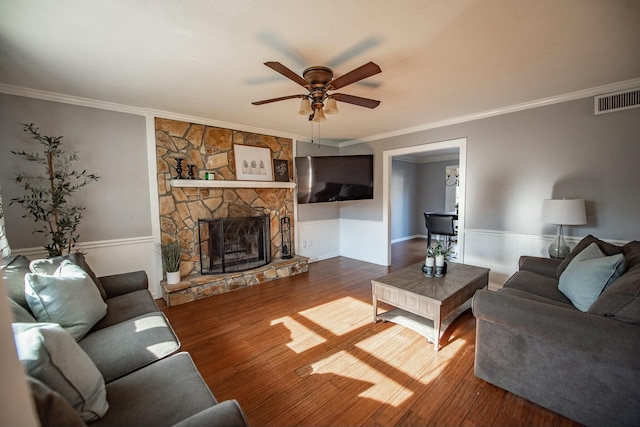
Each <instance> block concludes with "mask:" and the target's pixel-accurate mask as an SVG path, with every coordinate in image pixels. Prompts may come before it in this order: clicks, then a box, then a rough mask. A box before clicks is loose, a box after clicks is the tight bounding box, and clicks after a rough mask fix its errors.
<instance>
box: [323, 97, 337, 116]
mask: <svg viewBox="0 0 640 427" xmlns="http://www.w3.org/2000/svg"><path fill="white" fill-rule="evenodd" d="M324 112H325V113H326V114H338V113H339V111H338V104H336V100H335V99H333V98H329V99H327V106H326V107H324Z"/></svg>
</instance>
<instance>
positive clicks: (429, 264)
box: [422, 257, 435, 277]
mask: <svg viewBox="0 0 640 427" xmlns="http://www.w3.org/2000/svg"><path fill="white" fill-rule="evenodd" d="M434 263H435V260H434V259H433V258H432V257H426V258H425V260H424V265H423V266H422V272H423V273H424V275H425V276H427V277H433V265H434Z"/></svg>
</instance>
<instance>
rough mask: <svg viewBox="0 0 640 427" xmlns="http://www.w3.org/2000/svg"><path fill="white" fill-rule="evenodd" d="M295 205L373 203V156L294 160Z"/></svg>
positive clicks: (300, 158) (298, 158) (299, 158)
mask: <svg viewBox="0 0 640 427" xmlns="http://www.w3.org/2000/svg"><path fill="white" fill-rule="evenodd" d="M295 162H296V182H297V183H298V203H323V202H340V201H344V200H363V199H373V155H372V154H367V155H357V156H322V157H296V158H295Z"/></svg>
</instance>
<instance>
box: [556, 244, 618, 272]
mask: <svg viewBox="0 0 640 427" xmlns="http://www.w3.org/2000/svg"><path fill="white" fill-rule="evenodd" d="M592 243H595V244H596V245H598V249H600V250H601V251H602V253H603V254H605V255H606V256H611V255H617V254H619V253H622V247H621V246H616V245H612V244H611V243H607V242H605V241H603V240H600V239H598V238H596V237H594V236H592V235H591V234H589V235H588V236H586V237H585V238H583V239H582V240H580V242H578V244H577V245H576V246H575V247H574V248H573V249H572V250H571V252H569V255H567V257H566V258H565V259H564V260H562V262H561V263H560V265H559V266H558V270H557V271H556V277H558V278H560V276H561V275H562V272H563V271H564V270H565V269H566V268H567V266H568V265H569V264H570V263H571V261H572V260H573V258H574V257H575V256H576V255H578V254H579V253H580V252H582V250H583V249H584V248H586V247H587V246H589V245H590V244H592Z"/></svg>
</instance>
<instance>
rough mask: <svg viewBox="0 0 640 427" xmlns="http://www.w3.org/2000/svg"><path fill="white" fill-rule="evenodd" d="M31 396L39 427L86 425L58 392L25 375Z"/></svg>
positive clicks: (78, 426) (81, 426) (83, 426)
mask: <svg viewBox="0 0 640 427" xmlns="http://www.w3.org/2000/svg"><path fill="white" fill-rule="evenodd" d="M27 383H28V384H29V387H30V388H31V397H32V398H33V403H34V404H35V406H36V412H37V413H38V418H39V419H40V427H76V426H77V427H86V426H87V425H86V424H85V423H84V421H82V418H80V415H79V414H78V413H77V412H76V411H75V409H73V408H72V407H71V405H70V404H69V402H67V401H66V400H65V398H64V397H62V396H60V394H59V393H56V392H55V391H53V390H51V389H50V388H49V387H47V385H46V384H45V383H43V382H41V381H38V380H37V379H35V378H33V377H30V376H27Z"/></svg>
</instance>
